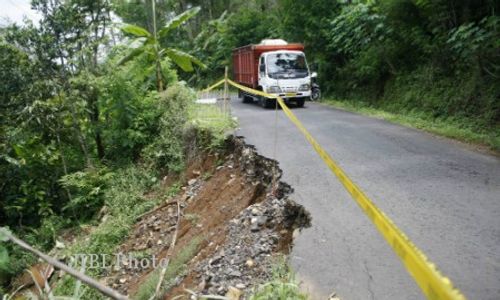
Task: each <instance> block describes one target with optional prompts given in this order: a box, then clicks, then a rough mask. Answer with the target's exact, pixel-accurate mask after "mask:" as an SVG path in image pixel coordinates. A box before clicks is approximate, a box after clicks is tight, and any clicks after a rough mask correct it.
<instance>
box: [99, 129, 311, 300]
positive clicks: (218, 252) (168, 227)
mask: <svg viewBox="0 0 500 300" xmlns="http://www.w3.org/2000/svg"><path fill="white" fill-rule="evenodd" d="M194 157H196V158H193V159H192V160H191V163H190V164H189V166H188V168H187V171H186V173H185V174H184V177H185V178H186V179H185V184H184V186H183V187H182V190H183V191H182V193H180V195H178V196H176V197H174V198H172V199H169V200H168V201H167V202H165V203H164V204H162V205H160V206H159V207H157V208H155V209H154V210H152V211H151V212H149V213H147V214H145V215H143V216H142V217H141V219H140V220H139V221H138V223H137V224H136V225H135V227H134V229H133V230H132V232H131V234H130V237H129V238H128V239H127V241H126V242H125V243H123V244H122V245H121V246H120V247H119V250H118V252H121V253H123V254H124V255H125V256H126V257H128V256H129V255H132V256H133V257H135V258H138V259H141V258H144V257H146V258H151V257H152V256H153V255H154V256H155V259H156V260H161V259H162V258H164V257H166V256H167V252H169V246H170V243H171V240H172V238H173V235H174V232H175V225H176V220H177V203H179V205H180V208H181V218H180V219H181V221H180V224H179V229H178V234H177V242H176V245H175V247H174V249H173V250H171V251H170V252H171V253H170V254H171V259H172V261H174V260H175V259H176V257H177V255H179V253H181V252H182V251H183V250H185V249H187V248H189V247H190V245H192V241H193V240H195V239H198V240H201V241H200V243H199V244H198V247H197V249H196V251H195V254H194V256H193V257H192V258H191V259H190V260H189V261H188V262H187V263H186V265H185V266H184V268H183V269H182V272H180V273H179V274H177V278H175V279H174V280H173V282H174V284H173V287H171V288H170V289H169V290H167V291H166V294H165V296H164V299H172V298H173V297H175V296H180V295H188V294H187V292H186V289H189V290H190V291H193V292H195V293H199V294H212V295H213V294H218V295H225V294H226V293H227V291H228V289H232V290H233V291H234V289H236V290H238V291H239V292H241V293H242V294H243V296H242V297H243V298H244V297H245V296H244V295H245V292H248V291H250V290H251V289H252V288H253V287H254V286H256V285H257V284H259V283H262V282H263V281H265V280H268V279H270V278H271V271H272V268H273V264H274V263H275V260H276V259H275V257H277V256H282V255H284V254H287V253H288V252H289V250H290V248H291V247H292V239H293V238H292V234H293V231H294V230H295V229H296V228H301V227H304V226H307V225H308V224H309V216H308V214H307V213H306V212H305V211H304V209H303V208H302V207H301V206H298V205H297V204H295V203H293V202H292V201H290V200H289V199H288V198H287V195H288V194H289V193H290V192H291V188H290V187H289V186H288V185H286V184H284V183H281V182H278V180H279V177H280V176H281V170H279V168H278V167H277V164H276V162H275V161H272V160H269V159H267V158H264V157H262V156H260V155H258V154H257V153H256V151H255V150H254V149H253V148H252V147H250V146H247V145H245V144H244V142H243V140H242V139H238V138H233V139H231V140H230V141H229V142H228V146H227V153H226V154H218V155H214V154H206V153H205V154H203V155H198V156H194ZM217 164H219V165H217ZM273 174H275V175H276V176H275V177H274V178H273ZM273 180H274V181H273ZM273 182H276V184H275V185H274V186H275V187H274V188H272V186H273V184H272V183H273ZM150 261H151V260H150ZM153 271H154V268H153V267H152V266H141V265H140V264H137V261H136V262H134V261H133V260H130V261H127V260H126V259H125V260H124V263H123V264H122V265H121V266H119V267H118V266H115V267H114V268H113V269H112V271H111V272H110V274H108V275H107V276H106V278H104V279H103V280H102V281H104V282H105V283H106V284H108V285H109V286H111V287H112V288H115V289H117V290H119V291H120V292H122V293H124V294H128V295H130V296H131V298H134V295H136V294H137V292H138V291H139V290H140V289H141V287H142V286H143V285H144V283H145V282H146V281H147V278H148V277H149V276H151V275H150V274H151V273H152V272H153ZM170 280H171V281H172V278H170ZM186 298H187V296H186ZM181 299H182V298H181Z"/></svg>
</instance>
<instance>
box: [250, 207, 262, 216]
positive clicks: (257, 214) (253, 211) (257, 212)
mask: <svg viewBox="0 0 500 300" xmlns="http://www.w3.org/2000/svg"><path fill="white" fill-rule="evenodd" d="M251 212H252V215H254V216H260V215H261V214H262V212H261V211H260V209H258V208H257V207H254V208H252V210H251Z"/></svg>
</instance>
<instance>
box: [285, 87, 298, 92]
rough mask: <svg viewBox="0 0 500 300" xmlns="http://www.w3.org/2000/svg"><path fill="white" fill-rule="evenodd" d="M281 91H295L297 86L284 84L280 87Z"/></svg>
mask: <svg viewBox="0 0 500 300" xmlns="http://www.w3.org/2000/svg"><path fill="white" fill-rule="evenodd" d="M282 91H283V92H285V93H289V92H296V91H297V87H294V86H285V87H283V88H282Z"/></svg>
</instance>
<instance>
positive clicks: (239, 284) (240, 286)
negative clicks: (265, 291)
mask: <svg viewBox="0 0 500 300" xmlns="http://www.w3.org/2000/svg"><path fill="white" fill-rule="evenodd" d="M246 287H247V286H246V285H245V284H244V283H238V284H236V288H237V289H240V290H243V289H245V288H246Z"/></svg>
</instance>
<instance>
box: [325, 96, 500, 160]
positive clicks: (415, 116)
mask: <svg viewBox="0 0 500 300" xmlns="http://www.w3.org/2000/svg"><path fill="white" fill-rule="evenodd" d="M324 102H325V103H326V104H328V105H332V106H334V107H337V108H341V109H344V110H347V111H352V112H357V113H361V114H364V115H367V116H372V117H376V118H381V119H384V120H387V121H390V122H394V123H398V124H402V125H405V126H409V127H413V128H418V129H421V130H425V131H428V132H430V133H434V134H438V135H441V136H445V137H449V138H454V139H457V140H460V141H463V142H467V143H474V144H481V145H486V146H488V147H490V148H491V149H493V150H496V151H500V131H498V130H497V131H490V130H487V129H485V128H483V127H481V126H480V125H479V124H477V123H475V122H474V121H473V120H470V119H463V118H462V119H461V118H458V117H448V118H433V117H432V116H429V115H428V114H426V113H423V112H419V111H418V110H413V111H408V112H400V113H398V112H389V111H390V110H388V109H383V108H375V107H373V106H371V105H370V104H369V103H366V102H361V101H348V100H343V101H338V100H333V99H326V100H324Z"/></svg>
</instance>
